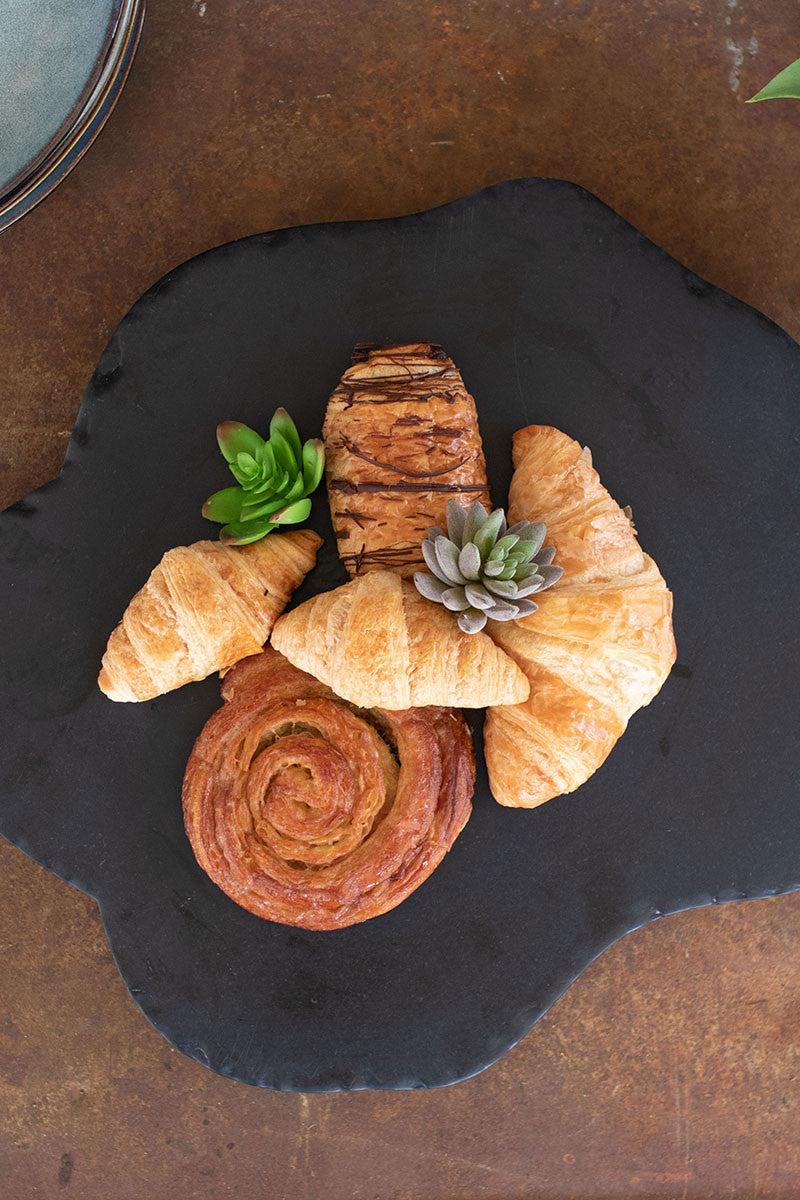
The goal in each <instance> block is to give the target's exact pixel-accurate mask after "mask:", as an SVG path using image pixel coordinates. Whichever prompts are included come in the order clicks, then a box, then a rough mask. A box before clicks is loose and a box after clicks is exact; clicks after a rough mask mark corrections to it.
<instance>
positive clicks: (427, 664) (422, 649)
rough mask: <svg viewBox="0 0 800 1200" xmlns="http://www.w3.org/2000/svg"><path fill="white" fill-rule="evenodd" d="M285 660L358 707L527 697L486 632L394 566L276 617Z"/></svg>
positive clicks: (523, 682) (517, 673)
mask: <svg viewBox="0 0 800 1200" xmlns="http://www.w3.org/2000/svg"><path fill="white" fill-rule="evenodd" d="M272 644H273V646H274V647H275V649H276V650H279V651H280V652H281V654H283V655H285V656H286V658H288V659H289V662H291V663H293V664H294V665H295V666H296V667H299V668H300V669H301V670H303V671H309V672H310V673H311V674H312V675H315V676H316V678H317V679H320V680H322V682H323V683H326V684H328V686H329V687H331V688H333V690H334V691H335V692H336V693H337V695H339V696H342V697H343V699H345V700H349V701H350V702H351V703H352V704H357V705H359V706H360V707H361V708H394V709H402V708H417V707H419V706H421V705H427V704H445V705H447V706H448V707H450V706H453V707H458V708H462V707H463V708H482V707H483V706H484V705H486V704H513V703H516V702H517V701H520V700H524V699H525V698H526V696H527V695H528V691H529V687H528V681H527V679H526V678H525V676H524V675H523V673H522V671H521V670H520V669H519V667H517V666H516V664H515V663H514V662H512V660H511V659H510V658H509V657H508V655H506V654H504V653H503V651H502V650H500V649H499V648H498V647H497V646H495V644H494V642H493V641H492V640H491V638H489V637H488V636H487V635H486V634H485V633H476V634H467V633H462V632H461V630H460V629H459V628H458V625H457V624H456V620H455V617H454V616H453V614H452V613H450V612H448V611H447V609H445V608H442V607H441V606H440V605H438V604H433V603H431V601H429V600H425V599H423V597H422V596H420V595H419V593H418V592H417V591H416V589H415V588H414V586H413V584H410V583H408V582H407V581H406V580H404V579H401V578H400V576H399V575H396V574H395V573H394V572H391V571H371V572H369V573H368V574H366V575H360V576H358V577H357V578H356V579H352V580H351V581H350V583H346V584H344V585H343V586H342V587H339V588H336V589H335V590H334V591H332V592H324V593H323V594H322V595H319V596H314V597H313V598H312V599H311V600H306V602H305V603H304V604H301V605H300V606H299V607H298V608H295V609H293V611H292V612H290V613H285V614H284V616H282V617H281V618H280V619H279V620H278V621H276V623H275V628H274V629H273V631H272Z"/></svg>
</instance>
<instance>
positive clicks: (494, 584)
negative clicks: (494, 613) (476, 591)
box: [484, 579, 519, 600]
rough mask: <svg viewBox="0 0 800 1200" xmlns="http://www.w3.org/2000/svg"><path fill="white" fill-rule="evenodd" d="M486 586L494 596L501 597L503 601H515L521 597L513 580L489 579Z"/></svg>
mask: <svg viewBox="0 0 800 1200" xmlns="http://www.w3.org/2000/svg"><path fill="white" fill-rule="evenodd" d="M484 586H485V587H486V590H487V591H488V592H491V594H492V595H493V596H500V598H501V599H503V600H514V599H516V597H517V596H518V595H519V591H518V588H517V585H516V583H514V580H513V579H487V580H486V583H485V585H484Z"/></svg>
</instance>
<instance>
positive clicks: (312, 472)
mask: <svg viewBox="0 0 800 1200" xmlns="http://www.w3.org/2000/svg"><path fill="white" fill-rule="evenodd" d="M324 470H325V447H324V446H323V444H322V442H321V441H320V440H319V438H310V439H309V440H308V441H307V442H306V444H305V446H303V485H304V487H305V491H306V495H307V496H310V495H311V493H312V492H313V491H315V490H316V489H317V488H318V487H319V481H320V480H321V479H322V472H323V471H324Z"/></svg>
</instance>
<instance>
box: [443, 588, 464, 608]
mask: <svg viewBox="0 0 800 1200" xmlns="http://www.w3.org/2000/svg"><path fill="white" fill-rule="evenodd" d="M442 604H443V605H444V606H445V608H449V609H450V610H451V612H463V611H464V610H465V609H467V608H469V600H468V599H467V596H466V593H465V591H464V589H463V587H451V588H447V590H446V591H444V592H442Z"/></svg>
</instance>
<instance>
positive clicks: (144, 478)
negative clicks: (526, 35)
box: [0, 179, 800, 1091]
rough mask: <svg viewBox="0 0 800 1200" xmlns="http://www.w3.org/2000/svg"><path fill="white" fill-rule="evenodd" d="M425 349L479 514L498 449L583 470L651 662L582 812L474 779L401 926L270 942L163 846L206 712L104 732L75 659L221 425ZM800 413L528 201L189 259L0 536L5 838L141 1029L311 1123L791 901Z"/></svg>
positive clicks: (446, 1072) (531, 183) (764, 356)
mask: <svg viewBox="0 0 800 1200" xmlns="http://www.w3.org/2000/svg"><path fill="white" fill-rule="evenodd" d="M423 338H424V339H431V340H433V341H437V342H440V343H442V344H443V345H444V347H445V348H446V350H447V351H448V353H449V354H450V355H452V357H453V358H454V359H455V361H456V363H457V365H458V366H459V367H460V368H461V371H462V373H463V375H464V378H465V381H466V383H467V386H468V387H469V388H470V389H471V391H472V392H473V393H474V395H475V397H476V400H477V404H478V411H479V415H480V422H481V431H482V434H483V438H484V442H485V447H486V457H487V463H488V469H489V477H490V482H491V487H492V493H493V497H494V500H495V502H496V503H501V504H502V503H504V501H505V498H506V492H507V487H508V482H509V479H510V474H511V465H510V437H511V433H512V432H513V430H515V429H517V428H518V427H520V426H522V425H525V424H528V423H530V422H537V423H546V424H554V425H557V426H559V427H560V428H561V429H564V430H566V431H567V432H568V433H569V434H571V435H572V436H574V437H576V438H579V439H580V440H581V441H582V442H584V443H585V444H587V445H589V446H590V447H591V448H592V451H593V454H594V458H595V462H596V465H597V466H598V468H599V471H600V475H601V478H602V479H603V481H604V483H605V484H606V486H607V487H608V488H609V490H610V491H611V493H612V495H613V496H614V497H615V498H616V499H618V500H619V501H620V503H623V504H627V503H629V504H631V505H632V506H633V510H634V516H635V520H636V524H637V527H638V529H639V533H640V538H641V541H642V544H643V546H644V547H645V549H646V550H647V551H648V552H649V553H650V554H652V555H653V557H655V559H656V560H657V562H658V563H659V565H660V567H661V569H662V571H663V573H664V575H665V577H666V579H667V581H668V583H669V584H670V586H671V587H672V589H673V591H674V594H675V628H676V636H677V642H678V665H677V666H676V667H675V669H674V670H673V672H672V675H671V677H670V678H669V680H668V681H667V683H666V685H665V687H664V688H663V690H662V692H661V694H660V695H659V696H658V697H657V699H656V700H655V701H654V702H653V704H651V705H650V707H649V708H647V709H646V710H644V711H642V712H640V713H639V714H637V715H636V716H635V717H634V719H633V720H632V722H631V725H630V727H629V729H628V732H627V733H626V734H625V736H624V737H623V738H622V739H621V741H620V742H619V743H618V745H617V747H616V748H615V750H614V751H613V753H612V755H611V757H610V758H609V760H608V761H607V762H606V764H605V765H604V766H603V767H602V768H601V769H600V770H599V771H598V772H597V773H596V775H595V776H594V777H593V778H592V779H591V780H590V781H589V782H588V783H587V784H585V785H584V787H582V788H581V789H580V791H579V792H578V793H576V794H574V795H572V796H566V797H561V798H559V799H556V800H553V801H552V802H550V803H549V804H547V805H545V806H544V807H543V808H540V809H537V810H534V811H531V812H527V811H514V810H507V809H503V808H501V807H499V806H498V805H497V804H495V803H494V801H493V800H492V798H491V796H490V794H489V791H488V787H487V782H486V777H485V772H484V770H483V767H482V764H480V765H479V777H478V786H477V791H476V795H475V802H474V813H473V816H472V818H471V820H470V822H469V824H468V825H467V827H466V829H465V831H464V833H463V834H462V835H461V837H460V838H459V839H458V841H457V842H456V845H455V847H454V848H453V850H452V851H451V853H450V854H449V855H448V856H447V857H446V859H445V861H444V862H443V864H442V865H441V866H440V868H439V869H438V870H437V871H436V872H435V874H434V875H433V876H432V877H431V878H430V879H429V880H428V881H427V882H426V883H425V884H424V885H423V886H422V887H421V888H420V889H419V890H418V891H417V892H416V893H415V894H414V895H412V896H411V897H410V898H409V899H408V900H407V901H406V902H405V903H404V904H402V905H401V906H400V907H399V908H397V909H396V910H395V911H393V912H391V913H388V914H387V915H385V916H383V917H380V918H378V919H376V920H373V921H369V922H367V923H366V924H364V925H359V926H355V927H353V928H350V929H346V930H342V931H339V932H334V933H313V932H303V931H299V930H292V929H288V928H285V927H283V926H279V925H271V924H269V923H267V922H264V921H261V920H259V919H258V918H256V917H254V916H251V915H250V914H249V913H247V912H245V911H243V910H242V909H240V908H238V907H237V906H236V905H235V904H233V903H232V901H230V900H229V899H228V898H227V897H226V896H225V895H223V893H222V892H220V891H218V890H217V888H216V887H215V886H214V885H213V884H212V883H211V882H210V880H209V879H207V877H206V876H205V875H204V874H203V872H202V871H201V870H200V868H199V867H198V866H197V865H196V863H195V861H194V858H193V856H192V852H191V849H190V847H189V843H188V841H187V839H186V837H185V835H184V831H183V826H182V820H181V810H180V785H181V778H182V775H183V769H184V765H185V762H186V759H187V756H188V754H189V751H190V749H191V746H192V743H193V741H194V738H195V737H196V735H197V734H198V732H199V731H200V729H201V727H202V725H203V722H204V721H205V720H206V719H207V718H208V717H209V716H210V714H211V713H212V712H213V711H214V709H215V708H216V707H217V706H218V704H219V689H218V684H217V682H216V681H215V680H214V679H209V680H206V681H205V682H204V683H202V684H193V685H190V686H189V687H186V688H183V689H182V690H180V691H178V692H175V693H172V694H170V695H167V696H164V697H161V698H160V699H158V700H156V701H153V702H151V703H145V704H140V705H123V704H112V703H111V702H110V701H108V700H107V699H105V697H104V696H102V695H101V694H100V692H99V691H98V690H97V688H96V686H95V679H96V675H97V670H98V665H99V661H100V657H101V655H102V652H103V648H104V645H105V641H106V638H107V636H108V633H109V632H110V630H111V628H112V627H113V626H114V625H115V623H116V622H117V620H118V619H119V617H120V615H121V613H122V611H123V610H124V608H125V606H126V604H127V602H128V600H129V598H130V596H131V595H132V594H133V592H134V591H135V590H136V589H137V588H138V587H140V586H141V584H142V583H143V582H144V580H145V579H146V577H147V575H148V573H149V571H150V570H151V568H152V567H153V566H154V565H155V563H156V562H157V561H158V560H159V558H160V556H161V555H162V553H163V552H164V551H165V550H167V549H168V548H169V547H170V546H174V545H178V544H180V543H186V542H191V541H194V540H196V539H197V538H200V537H204V536H213V533H212V529H213V528H215V527H212V526H210V525H209V524H208V523H207V522H204V521H203V520H202V518H201V517H200V504H201V503H202V501H203V499H204V498H205V496H206V495H207V494H208V493H209V492H211V491H213V490H215V489H216V488H218V487H222V486H225V485H226V483H227V479H226V470H225V467H224V464H223V463H222V460H221V458H220V456H219V454H218V451H217V448H216V444H215V439H214V429H215V426H216V424H217V422H218V421H219V420H221V419H223V418H238V419H242V420H245V421H247V422H248V423H251V424H253V425H255V426H257V427H259V428H261V427H264V426H265V425H266V423H267V420H268V418H269V416H270V415H271V413H272V411H273V410H274V408H275V407H277V406H278V405H280V404H282V405H285V406H286V407H287V408H288V409H289V410H290V411H291V412H292V414H293V415H294V416H295V418H296V419H297V422H298V425H299V426H300V429H301V433H302V435H303V436H305V437H308V436H311V435H313V434H316V433H317V432H318V431H319V429H320V425H321V421H322V416H323V412H324V407H325V403H326V400H327V396H328V393H329V392H330V390H331V389H332V388H333V386H334V385H335V384H336V382H337V380H338V378H339V375H340V374H341V372H342V370H343V369H344V367H345V366H346V365H347V362H348V358H349V353H350V349H351V346H352V345H353V343H354V342H356V341H376V342H377V341H389V340H391V341H402V340H416V339H423ZM799 387H800V349H798V347H797V345H796V344H795V343H794V342H792V341H791V340H790V339H789V338H788V337H787V336H786V335H785V334H784V333H783V332H782V331H781V330H780V329H778V328H777V327H776V326H775V325H773V324H772V323H771V322H770V321H768V320H767V319H766V318H765V317H763V316H761V315H760V314H759V313H757V312H755V311H753V310H752V309H750V308H748V307H747V306H745V305H744V304H741V303H739V302H738V301H736V300H734V299H733V298H731V297H730V296H728V295H726V294H725V293H724V292H721V291H719V290H718V289H716V288H714V287H712V286H711V285H709V284H708V283H705V282H703V281H702V280H701V279H699V278H698V277H697V276H696V275H693V274H692V273H691V272H690V271H688V270H686V269H685V268H684V267H682V266H681V265H680V264H679V263H677V262H675V261H674V260H673V259H671V258H669V257H668V256H667V255H666V254H664V253H663V252H662V251H661V250H659V249H658V248H657V247H655V246H654V245H653V244H652V243H650V242H649V241H648V240H647V239H646V238H645V237H643V236H642V235H641V234H639V233H637V232H636V231H635V230H634V229H632V228H631V227H630V226H629V225H627V224H626V223H625V222H624V221H623V220H622V219H621V218H620V217H618V216H616V215H615V214H614V213H613V212H611V211H610V210H609V209H608V208H607V207H605V206H604V205H603V204H602V203H601V202H600V201H598V200H597V199H596V198H595V197H593V196H591V195H589V194H588V193H587V192H585V191H583V190H581V189H580V188H578V187H575V186H573V185H571V184H567V183H563V182H559V181H555V180H537V179H533V180H522V181H517V182H512V183H506V184H502V185H500V186H498V187H493V188H489V189H488V190H486V191H483V192H480V193H478V194H477V195H475V196H471V197H468V198H467V199H465V200H460V201H458V202H456V203H454V204H449V205H447V206H445V207H444V208H440V209H436V210H434V211H432V212H428V213H422V214H419V215H414V216H410V217H403V218H400V219H395V220H386V221H376V222H358V223H348V224H336V225H323V226H316V227H310V228H299V229H290V230H284V231H280V232H278V233H269V234H264V235H261V236H257V237H252V238H248V239H246V240H244V241H240V242H235V243H232V244H230V245H226V246H221V247H219V248H218V249H216V250H212V251H210V252H209V253H207V254H204V255H202V256H201V257H199V258H196V259H194V260H192V261H191V262H189V263H186V264H185V265H184V266H182V267H180V268H178V269H177V270H175V271H173V272H171V273H170V274H169V275H167V276H166V277H165V278H164V279H162V280H161V281H160V282H159V283H158V284H156V285H155V287H153V288H152V289H151V290H150V291H149V292H148V293H147V294H146V295H145V296H143V297H142V299H141V300H140V301H139V302H138V303H137V304H136V305H135V306H134V307H133V309H132V310H131V311H130V313H129V314H128V315H127V316H126V318H125V319H124V320H123V321H122V323H121V324H120V326H119V328H118V330H117V331H116V333H115V334H114V337H113V338H112V340H111V342H110V343H109V345H108V347H107V349H106V351H105V353H104V354H103V357H102V359H101V361H100V364H99V365H98V367H97V370H96V372H95V374H94V376H93V378H92V381H91V383H90V384H89V387H88V389H87V392H86V396H85V398H84V401H83V405H82V407H81V410H80V413H79V416H78V420H77V423H76V426H75V430H74V432H73V435H72V440H71V442H70V446H69V450H68V452H67V457H66V461H65V464H64V469H63V471H62V473H61V475H60V476H59V478H58V479H56V480H54V481H53V482H52V483H50V484H47V485H46V486H45V487H43V488H40V489H39V491H38V492H35V493H34V494H33V495H31V496H29V497H28V498H27V499H25V500H22V501H20V502H19V503H18V504H16V505H14V506H12V508H10V509H9V510H8V511H7V512H6V513H5V514H4V515H3V516H2V518H0V561H1V562H2V566H0V585H1V589H2V590H1V592H0V595H1V596H2V601H1V609H0V612H1V614H2V630H1V631H0V636H1V638H2V641H1V643H0V644H1V645H2V687H1V689H0V690H1V692H2V696H1V703H2V718H1V720H2V746H3V753H2V764H1V765H0V803H1V805H2V816H1V819H0V827H2V831H3V832H4V833H5V835H6V836H7V837H8V838H10V839H11V841H13V842H14V843H16V844H17V845H18V846H20V847H22V849H23V850H25V851H26V852H27V853H28V854H30V855H31V856H32V857H34V858H36V859H37V860H38V861H39V862H41V863H43V864H44V865H45V866H47V867H49V868H50V869H51V870H53V871H55V872H56V873H57V874H59V875H60V876H61V877H62V878H64V879H67V880H69V881H70V882H71V883H73V884H75V885H76V886H77V887H79V888H82V889H83V890H84V891H86V892H89V893H90V894H91V895H93V896H95V897H96V898H97V900H98V903H99V904H100V908H101V911H102V914H103V920H104V922H105V927H106V930H107V932H108V937H109V941H110V943H111V947H112V950H113V953H114V956H115V958H116V961H117V963H118V965H119V969H120V971H121V973H122V975H123V978H124V979H125V981H126V983H127V985H128V987H129V988H130V991H131V993H132V995H133V996H134V998H135V999H136V1001H137V1003H138V1004H139V1005H140V1007H141V1008H142V1011H143V1012H144V1013H145V1015H146V1016H147V1017H148V1018H149V1019H150V1020H151V1021H152V1022H153V1024H154V1025H155V1026H156V1028H157V1029H159V1030H160V1031H161V1032H162V1033H163V1034H164V1035H165V1037H167V1038H168V1039H169V1040H170V1041H171V1042H172V1043H173V1044H174V1045H175V1046H177V1047H178V1048H179V1049H181V1050H182V1051H184V1052H185V1053H187V1054H189V1055H191V1056H193V1057H194V1058H196V1059H198V1060H199V1061H200V1062H202V1063H205V1064H206V1065H208V1066H209V1067H211V1068H212V1069H213V1070H215V1071H218V1072H220V1073H221V1074H224V1075H229V1076H232V1077H233V1078H235V1079H239V1080H243V1081H245V1082H248V1083H253V1084H258V1085H261V1086H266V1087H273V1088H284V1089H290V1090H304V1091H316V1090H335V1089H346V1088H361V1087H378V1088H402V1087H408V1088H410V1087H432V1086H438V1085H441V1084H447V1083H451V1082H453V1081H454V1080H457V1079H461V1078H463V1077H465V1076H468V1075H470V1074H472V1073H474V1072H476V1071H479V1070H481V1069H482V1068H483V1067H485V1066H486V1065H487V1064H489V1063H491V1062H492V1061H493V1060H495V1059H496V1058H497V1057H498V1056H499V1055H501V1054H503V1052H504V1051H505V1050H507V1049H508V1048H509V1047H510V1046H511V1045H512V1044H513V1043H514V1042H515V1041H516V1040H517V1039H519V1038H520V1037H522V1036H523V1034H524V1033H525V1032H526V1031H527V1030H528V1029H529V1028H530V1026H531V1025H532V1024H533V1022H534V1021H535V1020H536V1019H537V1018H538V1017H539V1016H540V1015H541V1014H542V1013H543V1012H544V1011H545V1009H546V1008H547V1007H548V1006H549V1005H550V1004H552V1003H553V1001H554V1000H555V999H556V997H557V996H558V995H559V994H560V993H561V992H562V991H563V990H564V989H565V988H566V987H567V985H568V984H569V983H570V982H571V981H572V980H573V979H574V978H575V977H576V976H577V975H578V974H579V973H580V972H581V971H582V970H583V968H584V967H585V966H586V965H587V964H588V963H589V962H590V961H591V960H592V959H593V958H594V957H595V956H596V955H597V954H599V953H600V952H601V951H602V950H603V949H604V948H605V947H606V946H608V945H609V944H610V943H611V942H613V941H614V940H615V939H617V938H619V937H621V936H622V935H623V934H624V933H625V932H627V931H628V930H631V929H633V928H635V927H636V926H638V925H641V924H642V923H644V922H646V921H650V920H653V919H654V918H656V917H658V916H660V915H661V914H663V913H667V912H673V911H675V910H677V909H682V908H687V907H691V906H695V905H702V904H714V903H719V902H721V901H726V900H734V899H740V898H744V897H752V896H764V895H773V894H775V893H778V892H787V891H790V890H792V889H795V888H797V887H798V886H800V809H799V808H798V788H797V766H798V756H797V744H796V743H797V691H796V664H797V661H798V634H797V621H796V611H797V562H798V539H797V490H798V479H799V478H800V474H799V473H798V459H797V453H796V440H797V438H796V427H797V421H796V412H797V407H796V405H797V397H798V390H799ZM312 524H313V525H314V527H315V528H316V529H318V530H319V531H320V532H321V533H323V534H324V535H325V537H326V542H325V547H324V550H323V551H322V553H321V554H320V560H319V565H318V566H317V568H316V570H315V571H314V572H313V573H312V575H311V576H310V577H309V578H308V579H307V580H306V582H305V584H304V585H303V587H302V589H301V591H300V592H299V593H298V594H297V597H296V599H297V600H298V601H299V600H302V599H305V598H306V597H307V596H309V595H311V594H313V593H314V592H316V591H320V590H325V589H327V588H330V587H333V586H336V585H337V584H339V583H340V582H343V580H344V574H343V572H342V570H341V568H340V565H339V562H338V559H337V556H336V548H335V544H334V541H333V538H332V536H331V530H330V525H329V520H328V515H327V509H326V503H325V497H324V494H321V493H320V494H318V496H317V499H316V501H315V505H314V512H313V518H312ZM473 725H474V728H475V730H476V733H479V727H480V719H479V718H476V719H475V720H474V721H473ZM478 746H480V741H479V738H478Z"/></svg>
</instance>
